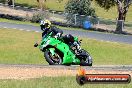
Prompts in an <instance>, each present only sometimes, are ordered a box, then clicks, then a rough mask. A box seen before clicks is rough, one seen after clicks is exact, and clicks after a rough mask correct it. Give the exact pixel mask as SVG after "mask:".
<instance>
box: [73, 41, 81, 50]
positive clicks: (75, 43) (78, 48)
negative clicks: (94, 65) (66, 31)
mask: <svg viewBox="0 0 132 88" xmlns="http://www.w3.org/2000/svg"><path fill="white" fill-rule="evenodd" d="M73 44H74V45H75V46H77V50H81V47H80V45H79V44H78V43H77V42H74V43H73Z"/></svg>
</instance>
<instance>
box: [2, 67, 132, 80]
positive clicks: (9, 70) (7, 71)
mask: <svg viewBox="0 0 132 88" xmlns="http://www.w3.org/2000/svg"><path fill="white" fill-rule="evenodd" d="M77 73H78V70H71V69H59V68H56V69H53V68H35V67H33V68H26V67H24V68H21V67H0V79H30V78H40V77H44V76H47V77H57V76H75V75H76V74H77ZM86 73H88V74H130V75H131V76H132V71H104V70H87V71H86Z"/></svg>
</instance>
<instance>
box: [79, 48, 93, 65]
mask: <svg viewBox="0 0 132 88" xmlns="http://www.w3.org/2000/svg"><path fill="white" fill-rule="evenodd" d="M82 52H84V53H85V54H86V55H87V57H86V58H85V59H82V60H81V64H80V65H82V66H92V62H93V61H92V57H91V56H90V54H89V53H88V52H87V51H86V50H82Z"/></svg>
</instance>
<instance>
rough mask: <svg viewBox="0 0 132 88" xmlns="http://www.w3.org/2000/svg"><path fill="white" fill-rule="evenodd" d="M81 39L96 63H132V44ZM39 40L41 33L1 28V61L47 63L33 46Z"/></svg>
mask: <svg viewBox="0 0 132 88" xmlns="http://www.w3.org/2000/svg"><path fill="white" fill-rule="evenodd" d="M81 39H83V42H82V48H84V49H86V50H87V51H89V52H90V54H91V56H92V57H93V60H94V63H93V64H94V65H131V62H132V59H131V58H132V54H131V53H132V45H128V44H119V43H108V42H103V41H102V42H101V41H97V40H92V39H88V38H81ZM37 40H38V41H40V40H41V33H35V32H26V31H19V30H15V29H0V63H1V64H47V62H46V61H45V60H44V59H43V53H42V52H41V51H40V50H39V49H38V48H34V47H33V45H34V43H35V41H37Z"/></svg>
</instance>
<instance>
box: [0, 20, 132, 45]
mask: <svg viewBox="0 0 132 88" xmlns="http://www.w3.org/2000/svg"><path fill="white" fill-rule="evenodd" d="M0 28H11V29H19V30H26V31H35V32H41V30H40V27H37V26H32V25H26V24H14V23H5V22H0ZM63 31H64V34H72V35H74V36H81V37H86V38H92V39H97V40H103V41H107V42H119V43H125V44H132V35H118V34H108V33H101V32H86V31H78V30H76V31H75V30H63Z"/></svg>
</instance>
